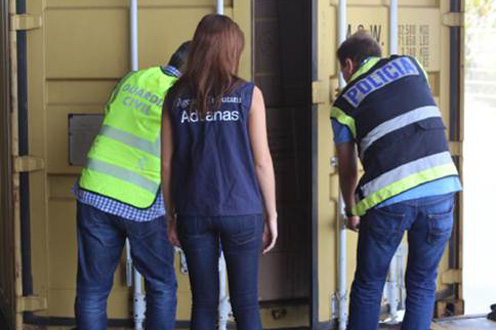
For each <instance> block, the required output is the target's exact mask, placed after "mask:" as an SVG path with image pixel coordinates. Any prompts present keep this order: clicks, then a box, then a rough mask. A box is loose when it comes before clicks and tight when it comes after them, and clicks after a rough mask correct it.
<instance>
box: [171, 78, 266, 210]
mask: <svg viewBox="0 0 496 330" xmlns="http://www.w3.org/2000/svg"><path fill="white" fill-rule="evenodd" d="M253 88H254V84H253V83H245V82H244V83H242V84H241V85H240V86H239V87H238V88H237V89H236V90H235V91H233V92H232V93H230V94H229V95H226V96H224V97H223V99H222V103H221V106H220V109H219V110H217V111H215V112H212V111H210V112H208V113H207V115H206V116H205V118H201V116H200V115H199V114H198V113H197V112H195V111H190V110H189V109H190V104H191V102H192V100H191V97H189V96H188V95H179V97H178V98H175V100H176V101H175V104H173V105H172V106H169V109H170V111H171V114H172V116H171V118H172V125H173V130H174V156H173V161H172V166H173V168H172V171H173V172H172V173H173V174H172V175H173V177H172V182H173V194H174V200H175V202H176V210H177V213H178V214H179V215H189V216H232V215H245V214H261V213H262V211H263V204H262V197H261V192H260V189H259V185H258V180H257V177H256V174H255V166H254V160H253V154H252V151H251V144H250V138H249V133H248V119H249V114H250V108H251V100H252V95H253Z"/></svg>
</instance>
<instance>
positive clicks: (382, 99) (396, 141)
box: [331, 56, 457, 215]
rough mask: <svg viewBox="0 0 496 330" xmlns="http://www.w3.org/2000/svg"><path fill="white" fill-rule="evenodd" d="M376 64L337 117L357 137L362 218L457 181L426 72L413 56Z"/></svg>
mask: <svg viewBox="0 0 496 330" xmlns="http://www.w3.org/2000/svg"><path fill="white" fill-rule="evenodd" d="M370 64H372V66H371V67H370V68H369V69H368V70H364V71H365V72H363V73H362V74H359V75H358V76H357V77H354V79H353V80H352V81H351V82H350V83H349V84H348V85H347V86H346V88H345V89H344V90H343V91H342V93H341V94H340V95H339V97H338V99H337V100H336V101H335V103H334V106H333V109H332V113H331V117H332V118H334V119H336V120H338V121H339V122H341V123H343V124H345V125H347V126H348V127H349V128H350V130H351V131H352V133H353V135H354V137H355V141H356V143H357V146H358V151H359V154H360V159H361V161H362V165H363V167H364V170H365V174H364V175H363V176H362V178H361V180H360V183H359V186H358V189H357V191H356V199H357V207H356V210H355V211H356V213H357V214H359V215H363V214H364V213H365V212H366V210H367V209H369V208H371V207H373V206H375V205H377V204H379V203H381V202H383V201H385V200H387V199H389V198H391V197H393V196H396V195H398V194H400V193H402V192H404V191H406V190H409V189H411V188H413V187H415V186H418V185H421V184H423V183H426V182H429V181H433V180H436V179H439V178H441V177H445V176H449V175H457V171H456V168H455V166H454V164H453V161H452V159H451V156H450V154H449V151H448V144H447V141H446V137H445V127H444V124H443V121H442V118H441V114H440V111H439V109H438V108H437V106H436V103H435V101H434V99H433V97H432V95H431V92H430V88H429V84H428V81H427V77H426V75H425V74H424V72H423V68H422V67H421V66H420V65H419V63H418V62H417V61H416V60H415V59H414V58H412V57H408V56H391V57H390V58H384V59H380V60H378V59H374V60H373V61H372V62H370V63H369V65H370ZM364 65H367V64H364Z"/></svg>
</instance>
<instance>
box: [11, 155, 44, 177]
mask: <svg viewBox="0 0 496 330" xmlns="http://www.w3.org/2000/svg"><path fill="white" fill-rule="evenodd" d="M44 167H45V162H44V161H43V159H42V158H37V157H32V156H20V157H15V158H14V172H16V173H21V172H34V171H40V170H42V169H43V168H44Z"/></svg>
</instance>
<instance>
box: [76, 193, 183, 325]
mask: <svg viewBox="0 0 496 330" xmlns="http://www.w3.org/2000/svg"><path fill="white" fill-rule="evenodd" d="M77 222H78V226H77V228H78V274H77V297H76V306H75V309H76V319H77V328H78V330H106V329H107V312H106V310H107V298H108V295H109V293H110V290H111V289H112V284H113V279H114V272H115V269H116V268H117V265H118V262H119V259H120V256H121V253H122V249H123V247H124V244H125V240H126V237H127V238H129V242H130V244H131V254H132V257H133V262H134V266H135V267H136V268H137V269H138V271H139V272H140V273H141V274H142V275H143V276H144V278H145V284H146V321H145V323H146V329H149V330H160V329H164V330H172V329H174V323H175V314H176V290H177V283H176V275H175V272H174V250H173V248H172V246H171V245H170V244H169V241H168V238H167V227H166V224H165V219H164V218H163V217H160V218H157V219H155V220H152V221H147V222H136V221H129V220H125V219H123V218H121V217H118V216H115V215H112V214H108V213H105V212H102V211H100V210H98V209H96V208H94V207H92V206H89V205H86V204H83V203H79V202H78V210H77Z"/></svg>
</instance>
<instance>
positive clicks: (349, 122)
mask: <svg viewBox="0 0 496 330" xmlns="http://www.w3.org/2000/svg"><path fill="white" fill-rule="evenodd" d="M331 118H332V119H336V120H337V121H338V122H339V123H341V124H343V125H345V126H347V127H348V128H349V129H350V131H351V134H353V137H354V138H356V126H355V119H353V117H351V116H348V115H347V114H346V113H345V112H344V111H343V110H341V109H339V108H338V107H332V109H331Z"/></svg>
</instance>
